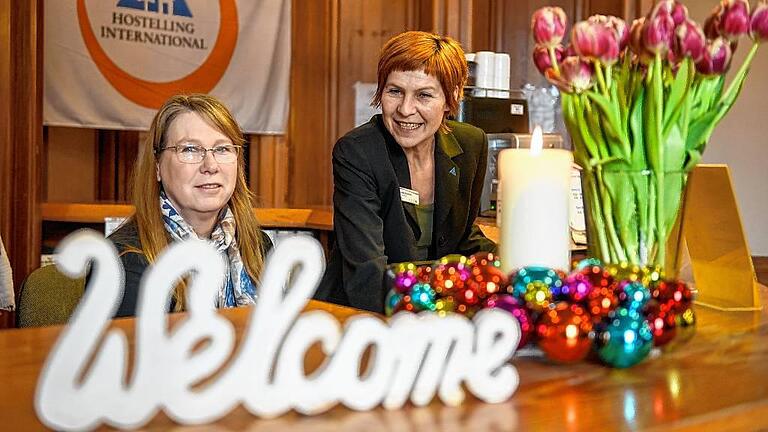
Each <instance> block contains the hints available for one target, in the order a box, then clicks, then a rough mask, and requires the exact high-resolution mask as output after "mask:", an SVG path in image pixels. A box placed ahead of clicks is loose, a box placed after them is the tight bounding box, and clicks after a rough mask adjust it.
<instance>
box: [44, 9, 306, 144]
mask: <svg viewBox="0 0 768 432" xmlns="http://www.w3.org/2000/svg"><path fill="white" fill-rule="evenodd" d="M290 15H291V14H290V1H289V0H249V1H245V0H219V1H208V0H47V1H46V2H45V104H44V113H43V117H44V123H45V124H47V125H56V126H81V127H98V128H111V129H147V128H148V127H149V123H150V122H151V120H152V116H153V115H154V113H155V111H156V110H157V109H158V108H159V107H160V106H161V105H162V103H163V102H164V101H165V100H166V99H168V98H169V97H170V96H172V95H174V94H177V93H210V94H213V95H214V96H217V97H219V98H220V99H221V100H222V101H223V102H224V104H225V105H227V106H228V107H229V108H230V109H231V110H232V112H233V114H234V115H235V118H236V119H237V120H238V122H239V123H240V125H241V127H242V128H243V130H244V131H245V132H250V133H257V132H258V133H282V132H284V131H285V125H286V121H287V113H288V106H287V103H288V102H287V101H288V81H289V74H290Z"/></svg>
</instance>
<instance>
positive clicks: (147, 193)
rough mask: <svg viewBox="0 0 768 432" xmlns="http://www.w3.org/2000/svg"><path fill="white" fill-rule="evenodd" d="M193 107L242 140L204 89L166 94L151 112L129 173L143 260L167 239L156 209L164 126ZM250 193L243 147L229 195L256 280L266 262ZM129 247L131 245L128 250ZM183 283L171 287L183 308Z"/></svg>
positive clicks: (233, 138) (155, 253)
mask: <svg viewBox="0 0 768 432" xmlns="http://www.w3.org/2000/svg"><path fill="white" fill-rule="evenodd" d="M188 112H193V113H196V114H197V115H199V116H200V117H201V118H202V119H203V120H204V121H205V122H207V123H208V124H209V125H210V126H211V127H213V128H215V129H217V130H218V131H220V132H221V133H222V134H224V135H225V136H226V137H227V138H229V139H230V140H231V141H232V144H235V145H242V144H243V143H244V142H245V139H244V138H243V133H242V132H241V130H240V127H239V126H238V125H237V122H236V121H235V119H234V118H233V117H232V114H231V113H230V112H229V110H228V109H227V108H226V107H225V106H224V104H222V103H221V102H220V101H219V100H218V99H216V98H214V97H212V96H208V95H204V94H190V95H176V96H173V97H171V98H170V99H168V100H167V101H166V102H165V103H164V104H163V106H162V107H160V110H159V111H158V112H157V114H155V117H154V119H153V120H152V125H151V126H150V128H149V133H148V135H147V139H146V140H145V141H144V144H143V146H142V148H141V149H140V151H139V155H138V160H137V163H136V167H135V169H134V174H133V190H132V201H133V204H134V206H136V213H135V214H134V215H133V218H134V220H135V222H136V227H137V229H138V233H139V239H140V241H141V250H140V251H133V252H138V253H141V254H143V255H144V256H145V257H146V258H147V261H149V262H150V263H152V262H154V261H155V260H156V259H157V257H158V255H160V253H161V252H162V251H163V250H164V249H165V247H166V246H167V245H168V243H169V241H170V236H169V234H168V233H167V232H166V230H165V225H164V223H163V217H162V213H161V212H160V188H161V183H160V182H159V181H158V180H157V174H156V173H157V171H156V166H157V163H158V161H159V158H160V155H161V154H162V149H163V148H165V146H166V144H167V143H166V139H167V134H168V129H169V128H170V126H171V123H172V122H173V120H174V119H176V118H177V117H178V116H179V115H180V114H184V113H188ZM252 198H253V195H252V193H251V191H250V190H249V189H248V184H247V183H246V181H245V163H244V161H243V156H242V152H240V154H239V156H238V160H237V180H236V182H235V190H234V192H233V193H232V197H231V198H230V199H229V203H228V204H229V207H230V208H231V209H232V213H233V214H234V216H235V221H236V232H235V237H236V241H237V246H238V248H239V249H240V255H241V257H242V259H243V264H244V267H245V271H246V272H247V273H248V276H250V277H251V279H252V280H253V281H254V282H256V281H257V280H258V277H259V275H260V274H261V271H262V268H263V267H264V258H263V257H264V244H263V243H264V242H263V239H262V235H261V229H260V227H259V223H258V221H257V220H256V217H255V215H254V214H253V208H252V206H251V200H252ZM129 252H131V251H129ZM185 286H186V284H185V283H183V282H182V283H180V284H179V285H177V287H176V290H175V291H174V294H173V295H174V300H175V301H176V308H175V309H176V310H184V309H185V307H184V306H185V305H184V302H185V299H184V297H185V296H184V291H185Z"/></svg>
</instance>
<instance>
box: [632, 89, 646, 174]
mask: <svg viewBox="0 0 768 432" xmlns="http://www.w3.org/2000/svg"><path fill="white" fill-rule="evenodd" d="M644 105H645V88H643V87H642V86H640V87H639V91H638V92H637V95H636V96H635V102H634V105H633V107H632V112H631V114H630V117H629V127H630V131H631V133H632V155H631V156H630V158H629V160H630V165H631V166H632V169H633V170H641V169H645V168H647V162H646V160H645V146H644V143H643V131H644V128H643V111H644Z"/></svg>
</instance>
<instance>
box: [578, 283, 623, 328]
mask: <svg viewBox="0 0 768 432" xmlns="http://www.w3.org/2000/svg"><path fill="white" fill-rule="evenodd" d="M613 288H614V287H613V286H599V287H597V286H593V287H592V291H590V292H589V294H588V295H587V298H586V299H585V300H584V303H586V305H587V310H588V311H589V313H590V315H592V317H593V318H594V320H595V322H599V321H601V320H602V319H603V317H606V316H608V313H610V312H611V311H612V310H614V309H616V306H618V304H619V296H618V295H617V293H616V292H615V291H614V289H613Z"/></svg>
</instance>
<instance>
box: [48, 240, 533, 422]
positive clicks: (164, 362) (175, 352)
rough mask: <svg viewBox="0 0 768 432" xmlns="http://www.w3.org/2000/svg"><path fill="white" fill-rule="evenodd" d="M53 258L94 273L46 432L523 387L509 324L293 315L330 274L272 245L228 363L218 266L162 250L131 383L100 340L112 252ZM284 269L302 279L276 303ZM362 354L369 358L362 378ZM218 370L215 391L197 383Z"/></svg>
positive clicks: (493, 315) (122, 340)
mask: <svg viewBox="0 0 768 432" xmlns="http://www.w3.org/2000/svg"><path fill="white" fill-rule="evenodd" d="M58 254H59V259H58V265H59V268H60V270H61V271H62V272H64V273H65V274H67V275H69V276H70V277H78V276H81V275H82V274H83V272H84V270H85V268H86V266H87V264H88V263H89V262H93V264H94V267H93V268H94V271H93V274H92V277H91V279H90V285H89V286H88V288H87V290H86V292H85V296H84V297H83V299H82V301H81V302H80V304H79V306H78V308H77V310H76V311H75V314H74V316H73V317H72V320H71V321H70V323H69V325H68V326H67V328H65V329H64V331H63V332H62V334H61V336H60V338H59V340H58V341H57V342H56V345H55V346H54V347H53V349H52V351H51V353H50V354H49V356H48V359H47V360H46V363H45V366H44V368H43V372H42V374H41V376H40V379H39V381H38V386H37V393H36V395H35V408H36V410H37V413H38V416H39V418H40V419H41V421H42V422H43V423H45V424H46V425H47V426H49V427H51V428H55V429H61V430H75V429H78V430H79V429H86V428H93V427H96V426H98V425H99V424H101V423H106V424H109V425H112V426H116V427H119V428H136V427H140V426H142V425H144V424H146V423H147V422H149V421H150V420H151V419H152V417H154V416H155V415H156V414H157V413H158V412H159V411H160V410H163V411H164V412H165V413H166V414H167V415H168V416H170V417H171V418H172V419H173V420H175V421H176V422H178V423H182V424H204V423H209V422H213V421H216V420H217V419H219V418H221V417H223V416H224V415H226V414H227V413H228V412H229V411H231V410H232V409H233V408H235V407H236V406H238V405H239V404H242V405H243V406H244V407H245V408H246V409H248V410H249V411H250V412H251V413H253V414H254V415H257V416H261V417H274V416H278V415H281V414H283V413H285V412H287V411H289V410H291V409H294V410H296V411H298V412H300V413H303V414H318V413H321V412H324V411H326V410H328V409H330V408H332V407H333V406H334V405H336V404H338V403H342V404H344V405H345V406H347V407H349V408H351V409H354V410H370V409H372V408H374V407H376V406H378V405H380V404H381V405H383V406H384V407H385V408H387V409H394V408H399V407H401V406H402V405H403V404H404V403H406V402H407V401H408V400H409V399H410V400H411V402H412V403H413V404H415V405H418V406H421V405H426V404H428V403H429V402H431V401H432V399H433V398H434V396H435V395H436V394H437V396H438V397H439V398H440V399H441V400H442V401H443V402H444V403H445V404H448V405H457V404H459V403H461V402H462V401H463V399H464V396H465V395H464V391H463V389H462V384H464V385H465V386H466V388H467V389H468V390H469V391H470V392H472V393H473V394H474V395H475V396H477V397H478V398H479V399H481V400H483V401H485V402H489V403H496V402H502V401H504V400H506V399H508V398H509V397H510V396H511V395H512V394H513V393H514V392H515V390H516V389H517V385H518V374H517V370H516V369H515V368H514V366H512V365H511V364H509V363H508V362H507V361H508V359H509V358H511V356H512V355H513V353H514V351H515V348H516V347H517V343H518V341H519V339H520V328H519V325H518V323H517V320H516V319H515V318H514V317H513V316H512V315H510V314H508V313H507V312H504V311H501V310H484V311H481V312H480V313H478V314H477V316H476V317H475V318H474V320H473V321H474V323H473V322H471V321H469V320H468V319H466V318H465V317H463V316H460V315H453V316H448V317H444V318H440V317H438V316H436V315H434V314H421V315H414V314H410V313H402V314H399V315H397V316H395V317H394V318H392V319H391V320H390V321H389V322H388V323H385V322H383V321H381V320H379V319H378V318H376V317H374V316H371V315H365V314H363V315H360V316H359V317H353V318H351V319H349V320H348V321H347V322H346V324H345V326H344V328H343V329H342V328H341V327H340V324H339V323H338V321H337V320H336V319H335V318H334V317H333V316H332V315H331V314H329V313H327V312H323V311H311V312H307V313H304V314H301V315H300V312H301V310H302V308H303V307H304V306H305V305H306V303H307V301H308V299H309V298H310V296H311V295H312V293H313V292H314V289H315V287H316V285H317V282H318V281H319V279H320V277H321V275H322V272H323V267H324V265H323V262H324V260H323V254H322V250H321V248H320V246H319V244H318V243H317V242H316V241H315V240H314V239H309V238H305V237H296V238H291V239H286V240H284V241H282V242H280V244H279V245H278V246H277V247H276V249H275V250H274V252H273V253H272V254H271V256H270V257H269V259H268V260H267V265H266V269H265V272H264V276H263V282H262V284H261V290H260V295H259V298H258V302H257V304H256V306H255V308H253V311H252V314H251V316H250V321H249V323H248V324H247V326H246V330H245V334H244V336H243V340H242V343H241V344H240V346H239V347H238V348H237V352H235V354H234V356H233V359H232V360H231V361H229V362H227V364H224V363H225V362H226V360H227V359H228V358H229V356H230V353H231V352H233V349H234V348H235V347H234V342H235V331H234V329H233V326H232V324H231V322H230V321H228V320H227V319H226V318H224V317H223V316H221V315H219V314H218V313H217V312H216V310H215V308H214V307H213V304H214V302H213V300H214V298H215V295H216V290H217V287H218V284H219V281H220V280H221V277H222V274H223V273H222V272H223V269H224V263H223V262H222V258H221V257H220V256H219V254H218V253H217V252H216V251H215V250H214V249H213V248H211V247H210V246H208V245H207V244H205V243H203V242H184V243H175V244H173V245H172V246H170V247H169V248H168V250H167V251H166V252H165V253H164V254H163V255H162V256H161V257H160V258H159V259H158V260H157V262H156V264H155V265H154V266H153V267H152V268H151V269H150V270H149V271H148V273H147V274H146V275H145V277H144V280H143V281H142V289H141V292H140V294H139V300H138V309H137V311H138V313H137V318H136V321H135V322H136V333H135V351H134V353H135V358H134V363H133V373H132V374H131V375H130V376H127V369H126V368H127V364H128V353H129V350H128V338H127V337H126V335H125V334H124V333H123V332H122V331H121V330H119V329H108V328H107V327H108V325H109V320H110V318H111V317H112V316H113V314H114V312H115V310H116V308H117V307H118V304H119V302H120V299H121V298H122V289H123V282H122V279H121V278H120V277H118V275H122V274H123V272H122V268H121V265H120V261H119V260H118V257H117V253H116V251H115V249H114V247H113V246H112V245H111V243H109V242H108V241H106V240H104V238H103V237H102V236H101V235H99V234H96V233H94V232H88V231H82V232H78V233H75V234H73V235H71V236H69V237H68V238H67V239H65V240H64V242H63V243H62V245H61V246H60V248H59V251H58ZM292 269H296V271H297V272H298V275H297V276H296V277H294V278H292V279H291V280H292V285H291V286H290V287H288V288H287V290H286V291H285V293H284V291H283V287H284V286H285V285H286V284H287V283H288V275H289V272H290V271H291V270H292ZM190 272H194V274H193V277H192V280H191V283H190V285H189V289H188V293H187V295H188V298H187V304H188V309H189V313H188V316H187V317H186V319H185V320H184V321H183V322H182V323H180V324H179V325H177V326H176V327H175V328H174V330H173V332H169V331H168V328H167V325H166V309H167V302H168V298H169V296H170V293H171V291H172V287H173V285H174V282H175V281H176V280H178V279H179V278H180V277H182V276H185V275H189V274H190ZM150 287H151V289H149V288H150ZM105 332H106V334H104V333H105ZM102 337H103V339H102ZM203 341H207V343H205V344H201V342H203ZM318 342H319V343H320V345H321V346H322V349H323V351H324V352H325V354H326V355H327V358H326V360H325V362H324V363H323V365H321V367H320V368H319V369H317V370H316V371H315V372H313V373H312V374H310V375H309V376H306V375H305V373H304V357H305V354H306V352H307V350H308V349H309V347H310V346H312V345H313V344H315V343H318ZM369 347H374V348H375V349H373V350H371V353H372V354H371V356H370V359H369V361H368V364H367V368H366V370H365V371H364V373H363V374H362V375H360V374H359V373H358V370H359V365H360V361H361V359H362V357H363V353H364V352H365V351H366V350H367V349H368V348H369ZM91 359H92V361H91ZM87 366H88V367H87ZM217 371H220V373H219V375H218V377H217V378H216V379H215V380H213V381H212V382H209V383H206V384H205V385H204V386H203V387H202V388H201V387H200V386H199V385H197V384H199V382H200V381H202V380H204V379H206V378H208V377H210V376H212V375H213V374H214V373H215V372H217Z"/></svg>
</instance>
